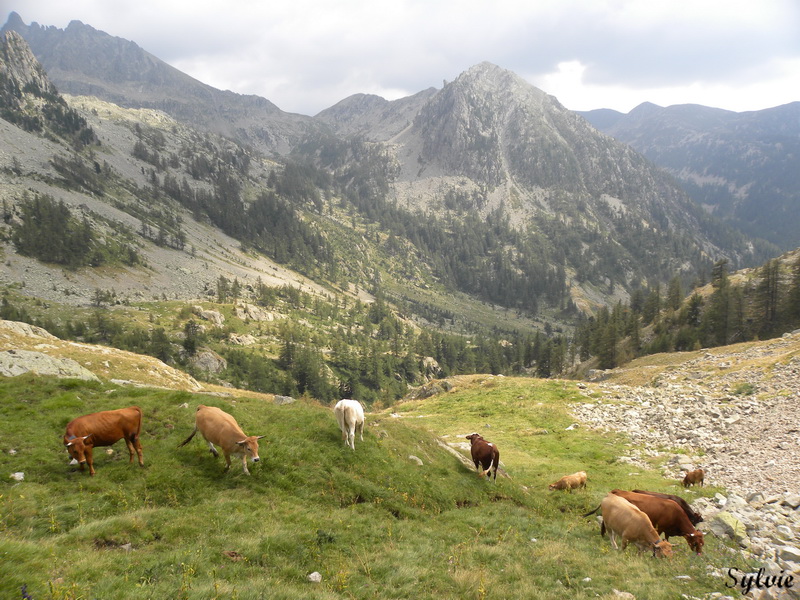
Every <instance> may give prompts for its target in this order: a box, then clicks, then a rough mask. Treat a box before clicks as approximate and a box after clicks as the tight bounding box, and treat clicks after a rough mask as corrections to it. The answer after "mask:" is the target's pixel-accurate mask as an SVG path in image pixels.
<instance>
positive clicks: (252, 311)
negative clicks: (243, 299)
mask: <svg viewBox="0 0 800 600" xmlns="http://www.w3.org/2000/svg"><path fill="white" fill-rule="evenodd" d="M235 310H236V316H237V317H238V318H240V319H241V320H242V321H274V320H275V315H274V314H272V313H271V312H269V311H268V310H266V309H263V308H261V307H260V306H256V305H254V304H247V303H243V304H237V305H236V309H235Z"/></svg>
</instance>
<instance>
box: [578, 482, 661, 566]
mask: <svg viewBox="0 0 800 600" xmlns="http://www.w3.org/2000/svg"><path fill="white" fill-rule="evenodd" d="M598 510H602V515H603V523H602V525H601V526H600V535H605V533H606V529H608V534H609V537H610V538H611V544H612V545H613V546H614V548H617V541H616V537H617V536H619V537H621V538H622V550H625V548H626V547H627V546H628V542H632V543H633V544H634V545H635V546H636V547H637V548H639V551H640V552H642V551H644V550H652V552H653V556H658V557H660V558H666V557H670V556H672V544H670V543H669V542H668V541H667V540H662V539H661V538H659V537H658V533H656V530H655V528H654V527H653V524H652V523H651V522H650V519H649V518H648V517H647V515H646V514H645V513H644V512H642V511H641V510H639V509H638V508H636V507H635V506H634V505H633V504H631V503H630V502H628V501H627V500H625V498H622V497H620V496H617V495H615V494H610V493H609V494H607V495H606V497H605V498H603V501H602V502H601V503H600V506H598V507H597V508H595V509H594V510H593V511H592V512H589V513H586V514H585V515H583V516H584V517H588V516H589V515H591V514H594V513H596V512H597V511H598Z"/></svg>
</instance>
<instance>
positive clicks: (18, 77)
mask: <svg viewBox="0 0 800 600" xmlns="http://www.w3.org/2000/svg"><path fill="white" fill-rule="evenodd" d="M13 14H16V13H13ZM0 42H2V43H0V82H2V85H3V90H2V91H0V93H2V95H3V99H4V100H6V101H11V99H10V98H8V97H7V96H8V95H9V94H8V93H7V92H11V89H10V88H11V87H16V88H17V90H18V91H21V90H23V89H25V88H26V87H29V86H34V87H35V88H36V89H38V90H39V91H41V92H43V93H50V94H55V93H57V91H56V88H55V86H54V85H53V84H52V83H51V82H50V80H49V79H48V78H47V74H46V73H45V70H44V68H42V65H41V64H39V61H38V60H36V57H35V56H34V55H33V53H32V52H31V49H30V48H29V47H28V44H27V43H26V42H25V40H24V39H23V38H22V36H21V35H19V34H18V33H17V32H15V31H6V32H4V34H3V35H2V38H0ZM6 88H8V89H6ZM11 95H12V96H16V95H17V94H14V93H11Z"/></svg>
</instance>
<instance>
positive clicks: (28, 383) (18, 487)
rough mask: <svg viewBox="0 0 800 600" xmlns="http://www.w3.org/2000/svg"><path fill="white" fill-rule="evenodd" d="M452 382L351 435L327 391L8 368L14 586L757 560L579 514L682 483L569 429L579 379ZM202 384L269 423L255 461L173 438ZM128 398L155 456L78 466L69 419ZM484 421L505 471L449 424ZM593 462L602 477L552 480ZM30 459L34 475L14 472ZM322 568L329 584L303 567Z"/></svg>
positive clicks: (5, 419) (336, 579)
mask: <svg viewBox="0 0 800 600" xmlns="http://www.w3.org/2000/svg"><path fill="white" fill-rule="evenodd" d="M454 384H455V387H454V388H453V389H451V390H450V391H449V392H447V393H445V394H442V395H439V396H436V397H434V398H431V399H428V400H417V401H410V402H406V403H401V404H399V405H397V406H395V407H394V408H393V410H389V411H386V412H384V413H376V414H370V415H368V426H367V428H366V432H365V441H364V442H360V441H359V440H357V442H356V451H355V452H352V451H350V450H349V449H348V448H346V447H345V446H344V445H343V444H342V442H341V440H340V434H339V432H338V430H337V427H336V425H335V421H334V419H333V415H332V414H331V411H330V409H329V408H328V407H323V406H320V405H317V404H315V403H312V402H297V403H294V404H290V405H284V406H277V405H275V404H273V403H271V402H269V401H266V400H264V399H263V398H248V397H237V398H233V397H224V396H219V395H193V394H190V393H188V392H184V391H168V390H156V389H141V388H138V389H133V388H129V387H120V386H116V385H112V384H108V383H85V382H77V381H72V380H61V381H59V380H52V379H47V378H42V377H38V378H34V377H31V376H20V377H16V378H2V379H0V419H1V421H2V423H3V426H2V428H1V429H0V449H2V453H0V474H2V475H3V476H2V479H0V517H1V518H2V520H1V521H0V554H1V555H2V561H0V597H3V598H21V597H22V595H21V587H22V586H23V585H25V586H27V588H26V589H27V592H28V593H29V594H30V597H31V598H34V599H35V600H42V599H73V600H77V599H79V598H117V599H124V598H136V599H141V598H153V599H159V600H161V599H163V598H186V599H200V598H203V599H206V598H208V599H210V598H220V599H221V598H240V599H251V598H252V599H256V598H292V599H296V598H410V597H422V598H459V599H463V598H556V597H564V596H565V595H568V596H569V597H571V598H595V597H598V596H599V597H606V596H608V595H609V594H610V593H611V592H612V590H613V589H614V588H616V589H621V590H626V591H630V592H632V593H633V594H635V595H636V597H638V598H645V597H646V598H665V599H666V598H670V599H671V598H676V597H679V596H680V594H681V593H686V594H689V595H692V596H699V595H703V594H705V593H708V592H713V591H721V592H724V591H725V588H724V582H725V579H721V578H712V577H710V576H709V575H708V571H709V567H711V566H713V567H715V568H719V569H723V568H724V569H727V568H728V567H735V566H742V565H738V564H737V563H739V562H740V559H738V558H736V556H735V555H734V554H731V553H730V552H729V551H728V550H727V549H726V548H725V547H724V546H723V545H722V544H721V543H720V542H719V541H718V540H716V539H714V538H709V539H708V540H707V544H706V553H704V555H703V556H701V557H696V556H692V555H690V553H689V552H688V549H687V547H686V544H685V543H684V542H683V540H680V542H679V543H677V549H678V550H679V552H678V553H677V555H676V557H675V558H673V559H672V560H668V561H666V560H665V561H656V560H654V559H652V558H649V557H647V556H638V555H637V554H636V552H634V551H633V550H632V549H628V550H627V551H625V552H624V553H620V552H616V551H613V550H612V548H611V546H610V543H609V541H608V539H602V538H601V537H600V536H599V535H598V526H597V523H596V522H595V521H594V520H593V519H584V518H581V516H580V515H581V513H583V512H586V511H587V510H590V509H592V508H594V507H595V506H597V504H598V503H599V501H600V499H601V498H602V496H603V495H604V494H605V492H606V491H607V490H608V489H610V488H612V487H633V486H634V485H635V486H641V487H649V488H654V489H662V490H666V489H674V485H673V484H672V483H671V482H667V481H664V480H662V479H661V478H660V476H659V475H658V474H657V473H656V472H655V471H653V472H639V473H638V474H635V475H634V474H632V467H631V466H630V465H626V464H623V463H620V462H617V460H616V459H617V457H618V456H620V455H621V454H623V453H624V444H625V440H624V439H621V438H617V437H613V436H608V435H600V434H598V433H596V432H591V431H588V430H584V429H580V428H579V429H576V430H573V431H565V428H566V427H567V426H568V425H569V424H570V422H571V420H570V417H569V415H568V413H567V411H566V404H567V403H568V402H569V401H571V400H573V399H577V398H578V395H577V392H576V390H575V389H574V387H573V386H572V384H566V383H563V382H554V381H539V380H530V379H512V378H502V377H489V376H485V377H465V378H460V379H456V380H454ZM200 403H203V404H208V405H214V406H219V407H221V408H224V409H225V410H227V411H229V412H231V413H232V414H233V415H234V416H235V417H236V418H237V419H238V421H239V423H240V424H241V425H242V427H243V429H244V430H245V432H246V433H248V434H265V435H266V436H267V437H266V438H265V439H264V440H262V446H261V448H262V450H261V457H262V462H261V463H260V464H258V465H253V466H251V472H252V476H251V477H247V476H246V475H244V474H243V473H242V472H241V468H240V467H238V466H237V465H234V467H232V469H231V471H230V472H229V473H227V474H224V473H223V471H222V469H223V464H224V463H223V461H222V460H221V459H218V460H215V459H214V458H213V457H212V456H211V455H210V454H209V453H208V451H207V448H206V446H205V444H204V443H202V442H201V441H200V440H197V439H195V440H192V442H190V444H189V445H187V446H185V447H183V448H180V449H177V446H178V444H179V443H180V442H181V441H183V439H185V438H186V436H187V435H188V434H189V433H190V432H191V430H192V427H193V413H194V408H195V407H196V405H197V404H200ZM131 404H138V405H139V406H141V407H142V409H143V411H144V415H145V421H144V426H143V433H142V444H143V446H144V452H145V467H144V468H140V467H139V466H138V465H136V464H135V463H134V464H133V465H129V464H128V457H127V451H126V449H125V447H124V445H123V444H122V443H121V442H119V443H118V444H117V445H116V446H115V447H114V448H113V453H112V454H110V455H107V454H106V453H105V452H102V451H98V452H97V453H96V460H95V467H96V469H97V475H96V476H95V477H93V478H90V477H89V476H88V473H81V472H80V471H78V470H77V469H76V467H71V466H68V464H67V455H66V453H65V452H64V450H63V447H62V446H61V435H62V433H63V430H64V427H65V425H66V423H67V422H68V421H69V420H70V419H71V418H73V417H74V416H77V415H79V414H84V413H87V412H92V411H96V410H103V409H108V408H116V407H122V406H128V405H131ZM184 405H188V406H184ZM474 430H477V431H479V432H481V433H483V434H484V435H485V437H487V438H488V439H490V440H492V441H495V442H497V443H498V445H499V446H500V448H501V459H502V462H503V464H504V467H505V475H501V476H499V477H498V479H497V482H496V483H489V482H486V481H482V480H480V479H478V478H477V477H476V475H475V473H474V471H471V470H469V469H467V468H466V467H464V466H463V465H462V464H461V463H460V462H459V461H458V459H457V458H456V457H454V456H452V455H451V454H450V453H448V452H447V451H445V450H444V449H442V448H441V446H440V445H439V444H438V443H437V442H436V438H437V437H442V438H443V439H444V440H448V441H455V440H458V438H459V437H461V436H463V435H466V434H468V433H470V432H471V431H474ZM544 430H546V431H547V433H545V432H544ZM445 436H449V437H445ZM12 450H13V452H12ZM410 455H414V456H417V457H419V458H420V459H421V460H422V462H423V463H424V464H423V465H422V466H419V465H418V464H416V462H415V461H413V460H412V459H409V456H410ZM583 468H585V469H586V470H587V471H588V472H589V475H590V480H589V481H590V483H589V488H588V489H587V490H584V491H578V492H575V493H572V494H569V493H563V492H549V491H548V490H547V484H548V483H550V482H551V481H553V480H555V479H556V478H557V477H559V476H560V475H563V474H566V473H569V472H572V471H574V470H577V469H583ZM15 472H24V474H25V479H24V481H22V482H16V481H14V480H13V479H11V478H9V476H8V475H9V474H11V473H15ZM713 491H714V490H713V489H706V490H705V491H704V492H703V493H705V494H711V493H713ZM675 541H676V542H678V540H675ZM313 571H318V572H319V573H321V574H322V577H323V580H322V583H321V584H313V583H310V582H308V581H307V579H306V578H307V575H308V574H309V573H311V572H313ZM679 575H688V576H689V579H687V580H683V579H676V576H679ZM587 578H589V579H587Z"/></svg>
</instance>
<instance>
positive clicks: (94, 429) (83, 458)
mask: <svg viewBox="0 0 800 600" xmlns="http://www.w3.org/2000/svg"><path fill="white" fill-rule="evenodd" d="M141 429H142V410H141V409H140V408H139V407H138V406H129V407H128V408H119V409H117V410H104V411H101V412H96V413H92V414H89V415H83V416H82V417H78V418H77V419H73V420H72V421H70V422H69V423H68V424H67V430H66V432H65V433H64V446H66V448H67V452H69V455H70V456H71V457H72V459H73V460H74V461H77V463H78V464H79V465H80V466H81V471H83V470H84V465H86V464H88V465H89V475H94V473H95V471H94V461H93V459H92V449H93V448H97V447H100V446H111V445H113V444H115V443H116V442H118V441H119V440H121V439H124V440H125V444H126V445H127V446H128V452H130V455H131V458H130V461H129V462H133V453H134V451H136V454H138V456H139V465H140V466H142V467H143V466H144V457H143V456H142V444H141V442H140V441H139V432H140V431H141Z"/></svg>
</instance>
